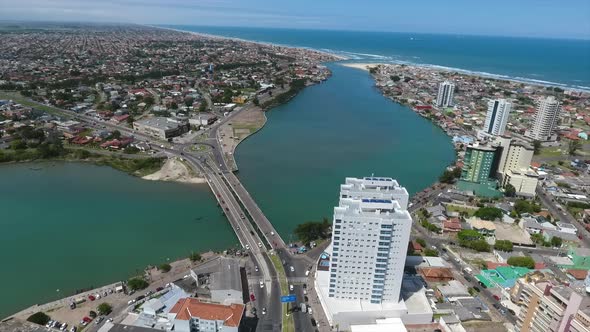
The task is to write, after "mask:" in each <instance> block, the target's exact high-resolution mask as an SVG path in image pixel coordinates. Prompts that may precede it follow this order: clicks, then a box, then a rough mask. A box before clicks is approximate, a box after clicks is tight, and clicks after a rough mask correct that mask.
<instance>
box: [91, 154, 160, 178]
mask: <svg viewBox="0 0 590 332" xmlns="http://www.w3.org/2000/svg"><path fill="white" fill-rule="evenodd" d="M164 160H165V159H164V158H145V159H125V158H117V157H106V158H100V159H98V160H96V161H95V162H96V164H98V165H105V166H110V167H112V168H114V169H117V170H120V171H123V172H126V173H128V174H132V175H136V176H146V175H148V174H152V173H155V172H157V171H159V170H160V168H162V164H164Z"/></svg>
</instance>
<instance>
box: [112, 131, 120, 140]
mask: <svg viewBox="0 0 590 332" xmlns="http://www.w3.org/2000/svg"><path fill="white" fill-rule="evenodd" d="M111 138H113V139H119V138H121V132H120V131H118V130H113V132H112V133H111Z"/></svg>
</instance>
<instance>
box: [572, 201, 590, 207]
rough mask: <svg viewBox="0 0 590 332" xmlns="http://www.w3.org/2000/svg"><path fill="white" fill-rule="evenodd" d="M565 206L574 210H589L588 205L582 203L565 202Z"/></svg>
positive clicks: (589, 205)
mask: <svg viewBox="0 0 590 332" xmlns="http://www.w3.org/2000/svg"><path fill="white" fill-rule="evenodd" d="M567 206H569V207H573V208H576V209H590V204H588V203H584V202H567Z"/></svg>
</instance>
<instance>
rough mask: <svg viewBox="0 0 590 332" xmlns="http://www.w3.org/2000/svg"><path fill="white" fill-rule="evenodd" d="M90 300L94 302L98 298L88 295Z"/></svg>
mask: <svg viewBox="0 0 590 332" xmlns="http://www.w3.org/2000/svg"><path fill="white" fill-rule="evenodd" d="M88 299H89V300H90V301H94V300H96V297H95V296H94V295H88Z"/></svg>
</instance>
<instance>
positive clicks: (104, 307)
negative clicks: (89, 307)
mask: <svg viewBox="0 0 590 332" xmlns="http://www.w3.org/2000/svg"><path fill="white" fill-rule="evenodd" d="M97 309H98V314H99V315H103V316H106V315H108V314H110V313H111V311H113V307H112V306H111V305H110V304H108V303H106V302H104V303H101V304H99V305H98V308H97Z"/></svg>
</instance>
